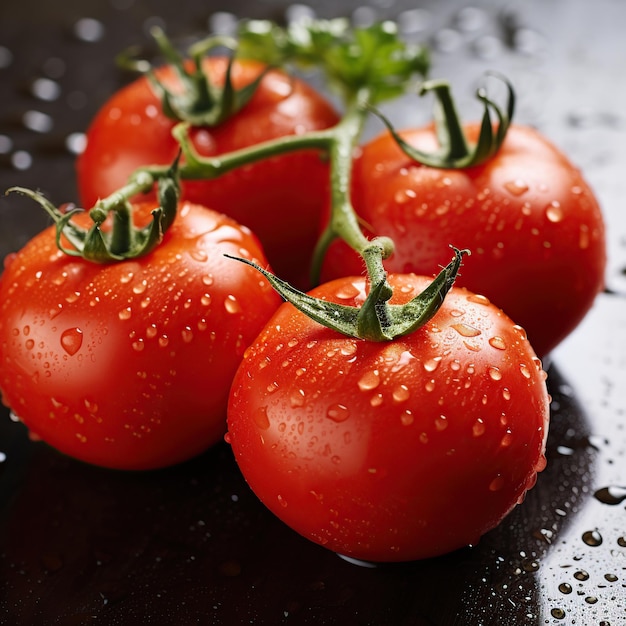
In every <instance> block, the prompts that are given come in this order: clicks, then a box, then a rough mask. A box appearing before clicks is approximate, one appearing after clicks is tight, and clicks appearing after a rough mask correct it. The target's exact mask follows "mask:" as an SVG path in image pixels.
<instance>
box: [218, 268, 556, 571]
mask: <svg viewBox="0 0 626 626" xmlns="http://www.w3.org/2000/svg"><path fill="white" fill-rule="evenodd" d="M390 282H391V284H392V286H393V288H394V296H393V301H395V302H403V301H407V300H408V299H410V298H411V297H413V296H414V295H415V293H417V292H419V291H420V290H421V289H423V288H424V287H425V286H426V284H428V282H429V280H428V279H426V278H423V277H419V276H416V275H391V276H390ZM364 289H365V285H364V279H363V278H354V277H349V278H344V279H338V280H336V281H332V282H330V283H326V284H323V285H321V286H320V287H318V288H316V289H314V290H313V291H312V292H311V293H313V294H315V295H317V296H318V297H321V298H323V299H328V300H332V301H336V302H341V303H344V304H352V305H354V304H358V303H360V302H362V301H363V299H364V297H365V294H364ZM545 379H546V374H545V372H544V371H543V369H542V366H541V363H540V361H539V359H538V358H537V357H536V355H535V353H534V351H533V349H532V347H531V346H530V344H529V342H528V340H527V338H526V336H525V333H524V331H523V330H522V329H521V328H520V327H519V326H517V325H515V324H514V323H513V322H512V321H511V320H510V319H509V318H508V317H507V316H506V315H505V314H504V313H503V312H502V311H501V310H499V309H498V308H496V307H495V306H493V305H492V304H491V303H490V302H489V300H488V299H487V298H485V297H482V296H478V295H475V294H473V293H472V292H469V291H467V290H465V289H462V288H456V287H455V288H453V289H452V291H450V292H449V293H448V295H447V297H446V300H445V302H444V304H443V305H442V308H441V309H440V310H439V312H438V313H437V314H436V315H435V316H434V317H433V318H432V319H431V320H430V321H429V322H428V323H427V324H426V325H425V326H423V327H422V328H420V329H418V330H417V331H415V332H413V333H412V334H410V335H407V336H404V337H398V338H396V339H395V340H393V341H389V342H375V341H363V340H360V339H356V338H353V337H348V336H345V335H341V334H339V333H337V332H335V331H332V330H329V329H327V328H324V327H322V326H320V325H319V324H316V323H315V322H313V321H311V320H310V319H309V318H307V317H306V316H305V315H303V314H301V313H299V312H297V311H296V310H295V309H294V307H293V306H292V305H290V304H283V305H281V307H280V308H279V310H278V311H277V312H276V314H275V315H274V316H273V317H272V319H271V320H270V321H269V322H268V324H267V325H266V327H265V329H264V330H263V331H262V332H261V334H260V335H259V337H258V338H257V340H256V341H255V342H254V343H253V344H252V346H251V347H250V348H249V349H248V350H247V351H246V353H245V355H244V359H243V361H242V363H241V365H240V367H239V369H238V371H237V374H236V376H235V379H234V384H233V387H232V391H231V396H230V400H229V408H228V435H227V441H229V442H230V444H231V445H232V449H233V452H234V455H235V458H236V461H237V463H238V464H239V467H240V469H241V471H242V473H243V475H244V477H245V479H246V480H247V482H248V484H249V485H250V487H251V488H252V490H253V491H254V492H255V493H256V495H257V496H258V497H259V498H260V500H261V501H262V502H263V503H264V504H265V505H266V506H267V507H268V508H269V509H270V510H271V511H272V512H273V513H274V514H276V515H277V516H278V517H279V518H280V519H281V520H283V521H284V522H285V523H286V524H287V525H288V526H290V527H291V528H292V529H294V530H295V531H297V532H298V533H300V534H301V535H303V536H304V537H306V538H308V539H310V540H311V541H313V542H316V543H318V544H320V545H322V546H324V547H326V548H328V549H330V550H332V551H335V552H337V553H339V554H342V555H345V556H348V557H351V558H356V559H362V560H366V561H374V562H385V561H408V560H415V559H423V558H428V557H433V556H436V555H441V554H445V553H447V552H450V551H453V550H455V549H458V548H461V547H463V546H467V545H470V544H475V543H476V542H478V541H479V539H480V537H481V536H482V535H483V534H484V533H485V532H487V531H488V530H490V529H491V528H493V527H495V526H496V525H497V524H498V523H499V522H500V521H501V520H502V519H503V518H504V517H505V516H506V515H507V514H508V513H509V512H510V511H511V510H512V509H513V508H514V507H515V506H516V504H517V503H519V502H521V501H522V500H523V498H524V495H525V493H526V491H527V490H528V489H530V488H532V487H533V485H534V484H535V482H536V480H537V473H538V472H540V471H541V470H542V469H543V468H544V466H545V462H546V461H545V456H544V452H545V443H546V437H547V432H548V418H549V396H548V393H547V388H546V384H545Z"/></svg>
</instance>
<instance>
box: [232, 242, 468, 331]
mask: <svg viewBox="0 0 626 626" xmlns="http://www.w3.org/2000/svg"><path fill="white" fill-rule="evenodd" d="M452 249H453V251H454V257H453V259H452V261H450V263H448V265H446V266H445V267H444V268H443V269H442V270H441V271H440V272H439V274H438V275H437V276H436V277H435V279H434V280H433V281H432V282H431V283H430V284H429V285H428V287H426V289H424V290H423V291H422V292H420V293H419V294H418V295H417V296H416V297H415V298H413V299H412V300H410V301H409V302H407V303H406V304H390V303H389V299H390V298H391V296H392V290H391V287H390V286H389V284H388V283H387V280H386V274H385V275H384V276H383V277H381V278H380V279H379V280H378V281H377V282H376V283H375V284H372V285H371V286H370V290H369V292H368V294H367V296H366V298H365V301H364V302H363V305H362V306H361V307H353V306H347V305H344V304H338V303H336V302H329V301H327V300H321V299H320V298H315V297H313V296H310V295H308V294H306V293H304V292H302V291H299V290H298V289H296V288H295V287H292V286H291V285H290V284H289V283H288V282H286V281H284V280H282V279H281V278H279V277H278V276H275V275H274V274H272V273H271V272H269V271H267V270H266V269H264V268H262V267H260V266H259V265H257V264H256V263H254V262H252V261H249V260H248V259H242V258H239V257H234V256H230V255H226V256H227V257H228V258H230V259H234V260H237V261H241V262H243V263H246V264H247V265H250V266H252V267H254V268H255V269H256V270H258V271H259V272H261V274H263V276H265V278H266V279H267V280H268V282H269V283H270V284H271V285H272V287H273V288H274V289H275V290H276V291H277V292H278V293H279V294H280V295H281V296H282V297H283V298H284V299H285V300H286V301H287V302H290V303H291V304H292V305H293V306H294V307H296V309H298V310H299V311H300V312H302V313H304V314H305V315H307V316H308V317H310V318H311V319H313V320H314V321H316V322H318V323H320V324H322V325H323V326H326V327H327V328H330V329H332V330H335V331H337V332H339V333H342V334H343V335H348V336H349V337H356V338H358V339H366V340H369V341H391V340H393V339H395V338H396V337H401V336H403V335H408V334H410V333H412V332H414V331H416V330H417V329H418V328H420V327H421V326H423V325H424V324H426V322H428V320H430V319H431V318H432V317H433V316H434V315H435V313H437V311H438V310H439V308H440V307H441V305H442V304H443V301H444V298H445V296H446V294H447V293H448V291H449V290H450V289H451V288H452V286H453V285H454V281H455V279H456V276H457V274H458V272H459V269H460V267H461V263H462V260H463V257H464V256H465V255H466V254H469V250H459V249H457V248H454V247H453V248H452Z"/></svg>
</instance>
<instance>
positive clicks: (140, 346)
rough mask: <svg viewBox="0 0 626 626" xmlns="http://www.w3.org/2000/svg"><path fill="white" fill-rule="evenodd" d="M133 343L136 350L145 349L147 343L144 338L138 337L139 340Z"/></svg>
mask: <svg viewBox="0 0 626 626" xmlns="http://www.w3.org/2000/svg"><path fill="white" fill-rule="evenodd" d="M131 345H132V347H133V350H134V351H135V352H142V351H143V349H144V348H145V347H146V344H145V342H144V340H143V339H137V341H133V343H132V344H131Z"/></svg>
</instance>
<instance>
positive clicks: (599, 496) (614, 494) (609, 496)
mask: <svg viewBox="0 0 626 626" xmlns="http://www.w3.org/2000/svg"><path fill="white" fill-rule="evenodd" d="M593 495H594V497H595V498H596V500H599V501H600V502H602V504H610V505H613V506H614V505H617V504H621V503H622V502H623V501H624V500H626V487H617V486H615V485H610V486H609V487H602V489H598V490H597V491H596V492H595V493H594V494H593Z"/></svg>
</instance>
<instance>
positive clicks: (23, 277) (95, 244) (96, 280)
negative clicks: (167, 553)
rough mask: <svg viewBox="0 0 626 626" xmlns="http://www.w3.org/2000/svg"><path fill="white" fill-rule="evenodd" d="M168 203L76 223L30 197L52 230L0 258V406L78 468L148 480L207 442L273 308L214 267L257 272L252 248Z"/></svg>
mask: <svg viewBox="0 0 626 626" xmlns="http://www.w3.org/2000/svg"><path fill="white" fill-rule="evenodd" d="M21 191H22V192H23V193H27V194H28V195H32V194H31V193H30V192H27V191H26V190H21ZM175 195H176V194H175V193H174V194H173V195H172V189H171V188H170V189H169V192H168V191H167V190H166V191H165V193H164V194H162V198H161V200H162V202H161V206H160V207H157V203H156V202H150V201H143V202H134V203H133V205H132V206H131V205H128V204H126V203H125V202H122V203H121V205H120V204H119V198H118V199H117V200H116V203H115V206H107V207H106V210H105V207H104V205H102V204H101V205H99V206H98V207H96V208H95V209H93V210H92V211H91V212H90V213H86V212H85V213H77V214H75V213H74V212H72V211H70V212H68V213H62V212H60V211H58V210H57V209H56V208H55V207H53V206H52V205H51V204H50V203H49V202H48V201H47V200H45V199H44V198H43V197H41V196H34V197H35V199H37V200H38V201H39V202H40V203H41V204H43V205H44V208H46V209H47V210H48V212H49V213H50V214H51V215H52V216H53V217H54V219H55V221H56V222H57V225H56V226H51V227H50V228H48V229H46V230H44V231H43V232H42V233H40V234H39V235H37V236H35V237H34V238H33V239H32V240H31V241H30V242H29V243H27V244H26V246H25V247H24V248H22V249H21V250H20V251H18V252H16V253H14V254H11V255H9V257H7V259H6V260H5V266H4V272H3V274H2V276H1V278H0V389H1V390H2V401H3V402H4V404H5V405H7V406H8V407H10V408H11V410H12V411H13V413H14V414H15V415H16V416H17V417H18V418H19V419H20V420H21V421H22V422H23V423H24V424H25V425H26V426H27V427H28V429H29V430H30V431H31V433H32V434H33V435H35V436H37V438H40V439H43V440H44V441H45V442H47V443H48V444H50V445H51V446H53V447H54V448H57V449H58V450H60V451H61V452H63V453H65V454H67V455H70V456H72V457H74V458H77V459H80V460H82V461H86V462H89V463H92V464H96V465H101V466H105V467H112V468H121V469H152V468H157V467H164V466H168V465H172V464H174V463H178V462H180V461H183V460H186V459H189V458H190V457H192V456H195V455H197V454H199V453H200V452H202V451H204V450H206V449H207V448H208V447H209V446H211V445H213V444H215V443H216V442H217V441H219V440H220V439H221V438H222V436H223V434H224V431H225V424H226V401H227V396H228V389H229V387H230V383H231V380H232V377H233V375H234V372H235V370H236V368H237V366H238V364H239V362H240V360H241V358H242V355H243V352H244V350H245V348H246V347H247V345H248V344H249V343H250V342H251V341H252V340H253V339H254V337H255V336H256V334H257V333H258V332H259V330H260V329H261V328H262V326H263V325H264V323H265V322H266V321H267V319H268V318H269V317H270V315H271V314H272V313H273V312H274V310H275V309H276V308H277V306H278V304H279V299H278V296H277V295H276V294H275V293H274V292H273V290H272V289H271V288H270V286H269V284H268V283H267V281H265V279H263V278H262V277H260V276H259V274H258V273H256V272H254V271H253V270H251V269H250V268H248V267H245V266H243V265H241V264H236V263H232V262H230V261H229V260H228V259H226V258H225V257H224V253H231V254H238V255H245V257H246V258H249V259H255V260H256V261H257V262H259V263H262V264H265V263H266V260H265V256H264V255H263V252H262V249H261V247H260V245H259V243H258V240H257V239H256V237H254V235H252V234H251V232H250V231H249V230H248V229H247V228H244V227H241V226H240V225H239V224H237V223H236V222H235V221H234V220H232V219H230V218H227V217H226V216H223V215H221V214H219V213H216V212H214V211H211V210H209V209H207V208H206V207H203V206H200V205H197V204H192V203H190V202H182V203H181V204H180V206H177V202H176V198H175ZM109 209H110V211H109ZM109 212H112V213H113V214H114V216H113V226H112V227H110V224H109V222H110V220H111V218H110V217H109V218H107V220H106V221H103V220H104V219H105V217H106V215H107V213H109Z"/></svg>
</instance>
